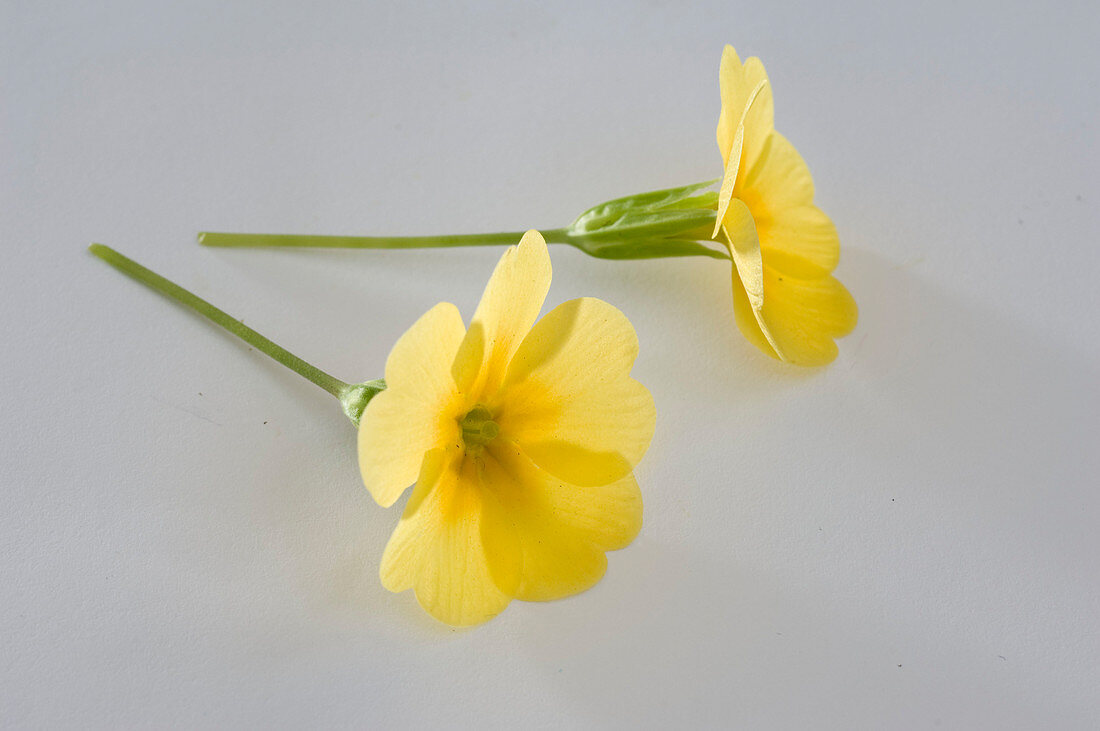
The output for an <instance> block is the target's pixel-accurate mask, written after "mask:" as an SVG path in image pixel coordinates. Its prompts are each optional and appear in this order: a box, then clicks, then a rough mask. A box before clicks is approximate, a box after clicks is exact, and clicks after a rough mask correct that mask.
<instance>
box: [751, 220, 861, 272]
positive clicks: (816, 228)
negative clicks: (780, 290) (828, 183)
mask: <svg viewBox="0 0 1100 731" xmlns="http://www.w3.org/2000/svg"><path fill="white" fill-rule="evenodd" d="M756 230H757V232H758V233H759V234H760V249H761V252H762V253H763V257H764V259H765V260H766V261H767V262H768V266H770V267H772V268H774V269H776V270H777V271H779V272H783V273H784V274H790V275H792V276H795V277H800V278H802V279H815V278H817V277H821V276H824V275H826V274H828V273H829V272H831V271H833V269H835V268H836V265H837V261H839V259H840V239H839V238H838V236H837V233H836V226H834V225H833V222H832V221H831V220H829V217H828V216H827V215H825V213H824V212H823V211H822V210H821V209H820V208H818V207H817V206H814V205H806V206H798V207H795V208H785V209H782V210H780V211H776V212H775V213H774V214H773V215H771V216H768V217H763V218H757V219H756Z"/></svg>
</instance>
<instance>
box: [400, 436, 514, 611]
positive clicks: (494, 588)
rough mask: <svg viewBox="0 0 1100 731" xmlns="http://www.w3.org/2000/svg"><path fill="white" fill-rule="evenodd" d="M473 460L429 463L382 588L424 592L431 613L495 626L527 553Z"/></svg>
mask: <svg viewBox="0 0 1100 731" xmlns="http://www.w3.org/2000/svg"><path fill="white" fill-rule="evenodd" d="M477 469H478V467H477V465H476V464H475V462H474V461H473V460H471V459H468V458H467V459H461V458H459V459H452V458H451V457H450V456H448V455H445V454H444V453H443V451H442V450H437V451H433V452H432V453H431V454H430V455H428V456H426V457H425V460H424V469H423V470H422V472H421V480H420V481H418V482H417V485H416V489H415V490H414V492H413V496H412V497H411V498H410V500H409V504H408V505H407V506H406V507H405V514H404V515H402V516H401V521H400V522H399V523H398V525H397V528H396V529H394V532H393V535H392V536H391V537H390V540H389V543H388V544H387V545H386V550H385V553H384V554H383V556H382V566H381V570H380V575H381V579H382V584H383V586H385V587H386V588H387V589H389V590H390V591H395V592H396V591H404V590H405V589H408V588H414V589H415V590H416V599H417V601H418V602H419V603H420V606H422V607H423V608H424V610H425V611H427V612H428V613H429V614H431V615H432V616H433V617H435V618H436V619H438V620H439V621H441V622H444V623H446V624H449V625H452V626H456V627H464V626H469V625H474V624H480V623H481V622H485V621H486V620H489V619H492V618H493V617H494V616H496V615H497V614H499V613H500V612H501V611H503V609H504V608H505V607H506V606H508V603H509V602H510V601H511V599H512V597H513V596H514V595H515V593H516V590H517V588H518V587H519V581H520V574H521V571H522V560H523V559H522V552H521V549H520V545H519V541H518V537H517V535H516V531H515V527H514V526H513V524H512V521H511V520H510V518H509V517H508V516H507V515H505V514H504V512H503V509H502V507H501V505H500V502H499V500H498V499H497V497H496V496H495V495H494V494H493V492H492V491H490V490H487V489H485V488H484V486H483V484H482V478H481V476H480V475H478V474H477Z"/></svg>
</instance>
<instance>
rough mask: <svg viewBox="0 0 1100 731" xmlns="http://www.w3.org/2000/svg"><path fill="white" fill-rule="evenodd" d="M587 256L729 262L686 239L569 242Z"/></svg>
mask: <svg viewBox="0 0 1100 731" xmlns="http://www.w3.org/2000/svg"><path fill="white" fill-rule="evenodd" d="M569 243H570V244H572V245H573V246H575V247H577V248H578V249H580V250H581V251H583V252H584V253H586V254H588V255H589V256H593V257H595V258H597V259H619V260H622V259H666V258H671V257H678V256H709V257H710V258H712V259H725V260H727V261H729V258H730V257H729V254H727V253H726V252H724V251H719V250H717V249H712V248H710V247H709V246H704V245H703V244H700V243H699V242H698V241H690V240H688V239H666V238H654V239H630V240H627V241H621V240H620V241H591V240H590V241H570V242H569Z"/></svg>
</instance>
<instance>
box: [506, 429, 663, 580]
mask: <svg viewBox="0 0 1100 731" xmlns="http://www.w3.org/2000/svg"><path fill="white" fill-rule="evenodd" d="M485 474H486V482H487V483H488V484H490V485H491V486H492V489H493V490H494V491H496V492H497V494H498V495H499V496H500V500H501V504H502V505H503V506H504V509H505V510H506V511H507V513H508V515H509V517H510V518H511V519H512V520H513V521H514V522H515V525H516V531H517V534H518V536H519V540H520V545H521V548H522V552H523V576H522V578H521V580H520V584H519V588H518V590H517V593H516V598H517V599H522V600H524V601H547V600H551V599H558V598H561V597H565V596H571V595H573V594H577V593H579V592H582V591H584V590H585V589H588V588H589V587H591V586H592V585H594V584H595V583H596V582H598V581H599V580H600V578H601V577H602V576H603V574H604V571H605V570H606V567H607V559H606V557H605V556H604V551H606V550H613V549H617V548H623V547H625V546H626V545H628V544H629V543H630V542H631V541H632V540H634V537H635V536H637V534H638V531H639V530H640V529H641V525H642V497H641V493H640V491H639V490H638V485H637V483H636V482H635V481H634V477H633V475H627V476H626V477H625V478H623V479H621V480H619V481H617V482H614V483H612V484H610V485H605V486H600V487H577V486H575V485H569V484H567V483H564V482H562V481H560V480H557V479H554V478H553V477H551V476H550V475H549V474H547V473H546V472H544V471H543V470H540V469H539V468H538V467H537V466H535V465H534V464H533V463H532V462H531V461H530V460H528V459H527V458H526V457H525V456H523V454H522V453H521V452H520V451H519V450H518V449H515V448H508V447H498V448H496V449H494V450H493V456H492V458H491V459H489V460H487V461H486V468H485Z"/></svg>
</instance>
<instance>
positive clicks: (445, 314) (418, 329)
mask: <svg viewBox="0 0 1100 731" xmlns="http://www.w3.org/2000/svg"><path fill="white" fill-rule="evenodd" d="M464 334H465V328H464V327H463V326H462V317H461V316H460V315H459V314H458V310H457V309H456V308H455V306H454V305H452V304H449V303H446V302H444V303H440V304H438V305H436V306H435V307H433V308H432V309H430V310H428V312H427V313H425V314H424V316H422V317H421V318H420V319H419V320H417V321H416V323H415V324H414V325H413V326H412V327H411V328H409V329H408V331H407V332H406V333H405V334H404V335H402V336H401V337H400V339H398V341H397V343H396V344H395V345H394V346H393V350H391V351H390V355H389V358H388V359H387V360H386V390H385V391H382V392H381V393H380V394H378V395H377V396H375V397H374V398H372V399H371V400H370V402H369V403H368V404H367V408H366V409H365V410H364V412H363V418H362V420H361V421H360V424H359V470H360V472H361V474H362V476H363V483H364V484H365V485H366V486H367V489H368V490H369V491H370V493H371V496H372V497H374V499H375V501H377V502H378V504H379V505H382V506H383V507H389V506H390V505H392V504H393V503H394V501H395V500H397V498H398V497H400V496H401V493H402V492H404V490H405V488H407V487H408V486H409V485H411V484H412V483H413V481H414V480H415V479H416V476H417V472H418V470H419V469H420V464H421V461H422V460H423V458H424V453H425V452H427V451H428V450H429V449H432V448H434V447H437V446H440V444H442V443H445V442H448V441H449V440H451V439H452V438H453V435H454V433H455V432H456V431H457V429H458V426H457V423H456V422H455V414H454V413H452V412H453V410H454V409H455V408H456V406H455V405H454V404H455V400H456V389H455V384H454V381H453V380H452V378H451V372H450V364H451V363H452V362H453V361H454V358H455V353H456V352H457V351H458V347H459V343H461V342H462V339H463V335H464Z"/></svg>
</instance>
